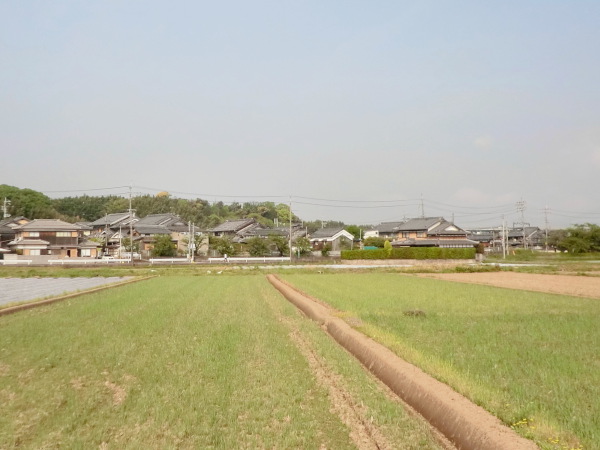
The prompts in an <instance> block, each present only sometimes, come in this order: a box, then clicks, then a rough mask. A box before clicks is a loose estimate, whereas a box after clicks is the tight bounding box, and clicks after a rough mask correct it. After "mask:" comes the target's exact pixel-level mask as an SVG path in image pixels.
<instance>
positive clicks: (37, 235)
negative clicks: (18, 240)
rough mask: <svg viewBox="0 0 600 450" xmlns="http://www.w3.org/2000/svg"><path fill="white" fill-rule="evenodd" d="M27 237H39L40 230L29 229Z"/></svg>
mask: <svg viewBox="0 0 600 450" xmlns="http://www.w3.org/2000/svg"><path fill="white" fill-rule="evenodd" d="M29 237H40V232H39V231H30V232H29Z"/></svg>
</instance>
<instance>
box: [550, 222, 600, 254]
mask: <svg viewBox="0 0 600 450" xmlns="http://www.w3.org/2000/svg"><path fill="white" fill-rule="evenodd" d="M558 246H559V247H562V248H564V249H566V250H568V251H569V253H575V254H578V253H589V252H598V251H600V226H598V225H595V224H592V223H585V224H579V225H574V226H572V227H570V228H567V229H566V230H565V235H564V237H563V239H562V240H561V241H560V242H559V243H558Z"/></svg>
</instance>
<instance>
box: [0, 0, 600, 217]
mask: <svg viewBox="0 0 600 450" xmlns="http://www.w3.org/2000/svg"><path fill="white" fill-rule="evenodd" d="M599 23H600V2H598V1H597V0H590V1H583V0H569V1H553V0H545V1H533V0H519V1H513V0H507V1H504V2H481V1H474V0H473V1H461V0H457V1H453V2H447V1H428V0H419V1H403V0H393V1H392V0H390V1H387V0H373V1H353V0H344V1H338V0H336V1H334V0H330V1H327V0H305V1H303V0H296V1H286V0H277V1H275V0H273V1H265V0H255V1H252V2H249V1H228V0H224V1H220V2H214V1H211V2H206V1H201V0H196V1H191V0H189V1H188V0H172V1H168V2H167V1H157V0H144V1H141V0H128V1H122V0H119V1H116V0H115V1H113V0H103V1H86V2H81V1H61V0H56V1H52V2H48V1H32V0H22V1H11V0H0V152H1V154H2V159H1V160H2V163H1V165H0V167H1V170H0V184H8V185H11V186H17V187H20V188H31V189H35V190H38V191H41V192H44V193H46V194H47V195H49V196H51V197H64V196H74V195H83V194H88V195H101V194H119V195H120V194H127V192H128V191H129V189H128V188H124V187H127V186H133V188H132V191H133V192H134V194H136V193H141V194H156V193H158V192H160V191H167V192H169V193H170V194H171V195H172V196H174V197H179V198H203V199H206V200H209V201H211V202H213V201H223V202H225V203H229V202H233V201H237V202H248V201H274V202H277V203H279V202H282V203H289V202H291V203H292V209H293V211H294V213H295V214H297V215H298V216H299V217H301V218H302V219H304V220H316V219H322V220H341V221H344V222H346V223H354V224H376V223H379V222H383V221H394V220H401V219H403V218H409V217H419V216H421V215H423V214H424V215H425V216H444V217H445V218H446V219H448V220H451V219H454V221H455V223H456V224H457V225H459V226H462V227H471V228H473V227H490V226H498V225H500V224H501V223H502V221H503V219H504V220H506V222H507V224H509V225H510V224H513V223H516V222H519V221H525V222H527V223H530V224H531V225H534V226H540V227H541V228H543V227H545V226H546V224H548V226H549V227H550V228H559V227H565V226H570V225H572V224H575V223H584V222H592V223H600V82H599V80H600V51H599V48H600V27H599V26H598V24H599ZM518 202H524V203H518ZM519 204H521V205H523V208H519V206H518V205H519ZM521 209H522V212H521Z"/></svg>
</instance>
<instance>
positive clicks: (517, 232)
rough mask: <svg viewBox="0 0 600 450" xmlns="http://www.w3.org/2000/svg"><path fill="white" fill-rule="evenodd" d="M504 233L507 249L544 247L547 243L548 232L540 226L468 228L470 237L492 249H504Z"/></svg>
mask: <svg viewBox="0 0 600 450" xmlns="http://www.w3.org/2000/svg"><path fill="white" fill-rule="evenodd" d="M503 233H504V234H505V236H504V237H505V239H506V241H505V242H506V247H507V249H515V248H532V249H542V248H544V246H545V243H546V233H545V231H544V230H541V229H540V228H539V227H531V226H527V227H512V228H504V229H503V228H502V227H491V228H478V229H473V230H468V238H469V239H472V240H474V241H477V242H480V243H482V244H483V245H484V246H485V247H486V248H488V249H489V250H490V251H497V252H500V251H502V241H503Z"/></svg>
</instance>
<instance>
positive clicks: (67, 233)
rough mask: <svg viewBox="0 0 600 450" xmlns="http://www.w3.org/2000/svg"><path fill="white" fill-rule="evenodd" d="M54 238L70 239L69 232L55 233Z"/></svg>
mask: <svg viewBox="0 0 600 450" xmlns="http://www.w3.org/2000/svg"><path fill="white" fill-rule="evenodd" d="M56 237H71V232H70V231H57V232H56Z"/></svg>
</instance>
